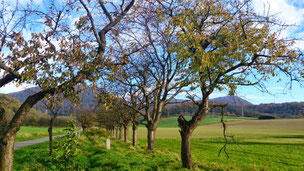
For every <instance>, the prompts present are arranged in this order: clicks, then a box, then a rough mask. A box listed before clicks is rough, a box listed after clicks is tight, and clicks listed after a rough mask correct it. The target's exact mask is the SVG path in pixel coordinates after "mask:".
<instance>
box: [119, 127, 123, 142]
mask: <svg viewBox="0 0 304 171" xmlns="http://www.w3.org/2000/svg"><path fill="white" fill-rule="evenodd" d="M122 134H123V127H122V126H120V127H119V140H122Z"/></svg>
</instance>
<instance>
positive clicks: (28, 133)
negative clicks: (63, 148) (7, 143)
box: [16, 126, 64, 142]
mask: <svg viewBox="0 0 304 171" xmlns="http://www.w3.org/2000/svg"><path fill="white" fill-rule="evenodd" d="M63 129H64V128H59V127H54V128H53V135H59V134H63V133H64V131H63ZM48 135H49V134H48V127H34V126H22V127H21V128H20V130H19V131H18V132H17V135H16V142H21V141H27V140H33V139H38V138H43V137H47V136H48Z"/></svg>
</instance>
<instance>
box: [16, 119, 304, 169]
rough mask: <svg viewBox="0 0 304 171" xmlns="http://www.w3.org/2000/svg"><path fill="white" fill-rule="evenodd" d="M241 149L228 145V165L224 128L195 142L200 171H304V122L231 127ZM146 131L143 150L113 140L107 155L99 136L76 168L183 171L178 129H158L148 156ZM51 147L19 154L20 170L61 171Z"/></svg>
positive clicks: (86, 141)
mask: <svg viewBox="0 0 304 171" xmlns="http://www.w3.org/2000/svg"><path fill="white" fill-rule="evenodd" d="M228 131H229V133H230V134H232V135H234V136H235V139H236V142H237V144H238V145H236V144H229V145H228V149H227V152H228V154H229V156H230V158H229V159H228V158H227V157H226V156H225V155H224V153H223V154H221V155H220V157H218V152H219V149H220V148H221V147H222V146H223V145H224V140H223V138H222V128H221V126H220V124H208V125H202V126H199V127H198V128H197V130H196V131H195V132H194V134H193V139H192V156H193V162H194V166H195V169H196V170H302V169H303V168H304V163H303V156H304V119H279V120H244V121H237V122H229V123H228ZM145 137H146V135H145V128H140V129H139V146H138V147H136V148H134V147H132V146H131V144H125V143H123V142H121V141H117V140H112V141H111V143H112V144H111V150H108V151H107V150H105V138H104V137H99V134H93V135H90V136H86V137H85V136H83V137H81V138H80V139H79V144H80V145H79V155H77V156H76V158H75V160H74V163H71V165H73V166H74V168H76V169H80V170H81V169H85V168H90V169H92V170H100V169H101V170H183V169H182V167H181V161H180V157H179V156H180V138H179V135H178V128H176V127H175V128H172V127H171V128H170V127H167V128H166V127H163V128H161V127H160V128H158V130H157V133H156V137H157V140H156V151H154V152H152V151H147V150H146V149H145V148H146V140H145ZM47 145H48V144H47V143H44V144H38V145H34V146H30V147H26V148H23V149H19V150H16V152H15V153H16V156H15V166H14V167H15V170H26V169H30V168H31V169H33V170H41V169H42V168H44V169H46V170H51V169H56V168H58V167H59V166H58V165H60V163H52V164H50V162H47V161H49V158H50V157H48V155H47V154H48V152H47Z"/></svg>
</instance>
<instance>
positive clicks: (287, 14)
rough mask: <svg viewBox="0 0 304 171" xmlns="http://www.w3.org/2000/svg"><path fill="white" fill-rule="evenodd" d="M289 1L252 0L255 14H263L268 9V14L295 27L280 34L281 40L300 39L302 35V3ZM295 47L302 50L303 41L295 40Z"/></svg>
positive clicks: (303, 12) (303, 48)
mask: <svg viewBox="0 0 304 171" xmlns="http://www.w3.org/2000/svg"><path fill="white" fill-rule="evenodd" d="M299 1H300V0H297V1H295V0H294V1H291V0H253V6H254V8H255V10H256V12H257V13H259V14H263V13H264V12H267V11H268V9H269V11H270V14H276V16H277V18H278V19H279V20H280V21H281V22H282V23H285V24H289V25H295V26H294V27H289V28H287V29H286V30H284V31H282V32H281V37H283V38H296V39H302V38H303V35H304V31H303V29H304V28H303V24H304V8H303V6H304V5H303V4H304V3H303V1H302V3H301V2H299ZM295 46H296V47H298V48H300V49H302V50H304V41H301V40H297V41H296V44H295Z"/></svg>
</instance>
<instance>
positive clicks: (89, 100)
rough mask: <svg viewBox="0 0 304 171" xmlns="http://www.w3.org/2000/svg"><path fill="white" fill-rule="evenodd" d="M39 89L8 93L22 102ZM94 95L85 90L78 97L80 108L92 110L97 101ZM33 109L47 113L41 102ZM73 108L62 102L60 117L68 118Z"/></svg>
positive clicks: (66, 101) (73, 111) (65, 101)
mask: <svg viewBox="0 0 304 171" xmlns="http://www.w3.org/2000/svg"><path fill="white" fill-rule="evenodd" d="M39 90H40V88H38V87H34V88H29V89H26V90H23V91H19V92H15V93H10V94H9V95H10V96H11V97H14V98H16V99H18V100H19V101H21V102H24V101H25V99H26V97H28V96H29V95H31V94H34V93H36V92H38V91H39ZM95 95H96V93H95V92H93V91H92V89H86V90H85V91H84V92H83V93H82V94H80V95H79V98H80V99H81V100H82V103H81V104H80V106H81V107H84V108H88V109H92V108H94V107H95V106H96V105H97V102H98V101H97V99H96V98H95ZM34 109H36V110H40V111H42V112H44V113H49V111H47V109H46V107H45V105H44V104H43V103H42V102H38V103H37V104H36V105H35V106H34ZM75 110H76V108H75V106H74V105H72V104H71V102H70V101H68V100H64V101H63V105H62V106H61V107H60V111H59V115H60V116H69V115H70V114H73V113H75Z"/></svg>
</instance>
